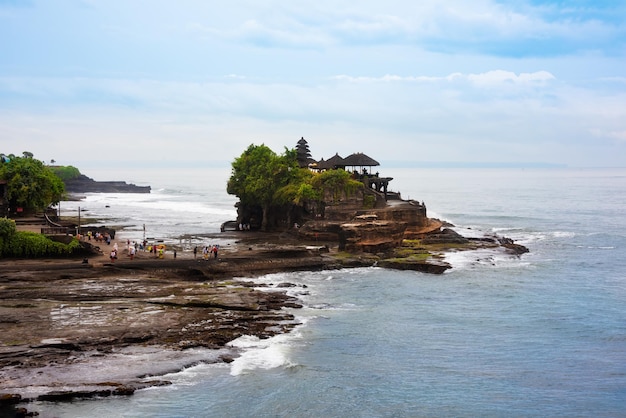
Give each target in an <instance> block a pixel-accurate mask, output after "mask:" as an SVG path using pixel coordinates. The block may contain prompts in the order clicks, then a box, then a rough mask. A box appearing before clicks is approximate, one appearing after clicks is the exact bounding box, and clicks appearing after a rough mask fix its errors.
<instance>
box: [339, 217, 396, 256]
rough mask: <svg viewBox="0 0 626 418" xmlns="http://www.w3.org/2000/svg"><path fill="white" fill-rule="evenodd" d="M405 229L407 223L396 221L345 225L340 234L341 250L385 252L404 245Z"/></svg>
mask: <svg viewBox="0 0 626 418" xmlns="http://www.w3.org/2000/svg"><path fill="white" fill-rule="evenodd" d="M405 229H406V223H404V222H394V221H369V222H368V221H360V222H350V223H344V224H342V225H341V228H340V231H339V234H338V236H339V249H340V250H345V251H349V252H359V251H363V252H368V253H380V252H385V251H388V250H390V249H392V248H395V247H397V246H399V245H400V244H401V243H402V240H403V239H404V231H405Z"/></svg>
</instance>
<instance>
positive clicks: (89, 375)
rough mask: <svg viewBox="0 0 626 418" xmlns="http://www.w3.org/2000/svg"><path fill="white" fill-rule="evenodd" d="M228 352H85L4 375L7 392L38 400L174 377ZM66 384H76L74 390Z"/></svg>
mask: <svg viewBox="0 0 626 418" xmlns="http://www.w3.org/2000/svg"><path fill="white" fill-rule="evenodd" d="M226 353H228V350H227V349H220V350H209V349H202V348H200V349H189V350H185V351H182V352H181V351H178V350H167V349H163V348H162V347H157V346H155V347H141V346H137V347H127V348H122V349H118V350H114V351H113V353H111V354H107V355H105V356H102V355H101V353H99V352H85V353H81V355H80V356H77V357H76V359H75V360H74V363H72V364H62V365H54V364H51V365H48V366H45V367H38V368H26V369H11V368H5V369H4V370H2V372H1V373H0V376H1V378H2V380H3V382H4V383H3V386H4V388H5V389H6V390H9V391H15V392H19V393H20V394H22V396H25V397H36V396H38V395H39V394H42V393H46V392H49V391H50V390H76V389H80V388H87V387H90V386H93V385H95V384H97V383H100V382H126V381H136V380H141V378H139V377H138V376H144V379H146V380H155V378H158V377H162V376H164V375H168V380H171V379H170V378H171V377H172V376H173V375H175V374H177V373H180V372H181V371H184V370H185V369H186V368H188V367H190V366H192V365H196V364H199V363H214V362H218V361H219V356H220V355H223V354H226ZM66 382H80V383H73V386H71V387H70V385H69V384H67V383H66Z"/></svg>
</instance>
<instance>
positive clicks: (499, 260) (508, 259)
mask: <svg viewBox="0 0 626 418" xmlns="http://www.w3.org/2000/svg"><path fill="white" fill-rule="evenodd" d="M445 261H446V262H448V263H449V264H450V265H451V266H452V268H453V270H460V269H473V268H481V267H483V266H489V267H491V268H493V267H496V268H523V267H528V266H530V265H531V263H529V262H527V261H524V260H523V259H522V258H520V257H517V256H514V255H511V254H507V253H505V252H503V251H500V250H499V249H481V250H472V251H457V252H450V253H446V254H445ZM449 272H451V270H448V273H449Z"/></svg>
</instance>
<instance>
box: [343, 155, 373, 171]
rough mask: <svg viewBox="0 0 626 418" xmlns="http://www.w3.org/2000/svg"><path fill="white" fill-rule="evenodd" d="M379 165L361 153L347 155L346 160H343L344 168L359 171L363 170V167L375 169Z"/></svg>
mask: <svg viewBox="0 0 626 418" xmlns="http://www.w3.org/2000/svg"><path fill="white" fill-rule="evenodd" d="M379 165H380V163H379V162H378V161H376V160H375V159H373V158H372V157H368V156H367V155H365V154H363V153H362V152H357V153H355V154H351V155H348V156H347V157H346V158H344V159H343V166H344V167H354V168H356V167H360V168H361V170H362V169H363V167H375V166H379Z"/></svg>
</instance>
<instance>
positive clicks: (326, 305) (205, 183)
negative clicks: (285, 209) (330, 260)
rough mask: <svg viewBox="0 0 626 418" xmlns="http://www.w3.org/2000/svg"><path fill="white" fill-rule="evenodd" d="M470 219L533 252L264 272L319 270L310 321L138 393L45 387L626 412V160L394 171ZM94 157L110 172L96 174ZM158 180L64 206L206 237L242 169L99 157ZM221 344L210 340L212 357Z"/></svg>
mask: <svg viewBox="0 0 626 418" xmlns="http://www.w3.org/2000/svg"><path fill="white" fill-rule="evenodd" d="M380 171H381V175H384V176H390V177H394V180H393V181H392V182H391V184H390V186H391V187H390V188H391V189H393V190H396V191H400V192H401V193H402V196H403V197H404V198H411V199H415V200H419V201H424V203H425V204H426V206H427V208H428V213H429V216H431V217H438V218H440V219H444V220H447V221H449V222H452V223H453V224H454V225H455V227H456V229H457V230H458V231H459V232H460V233H462V234H464V235H477V236H478V235H482V234H484V233H490V234H491V233H496V234H499V235H504V236H507V237H510V238H513V239H515V240H516V242H518V243H520V244H523V245H526V246H527V247H528V248H529V249H530V253H528V254H524V255H522V256H521V257H516V256H507V255H504V254H501V253H498V252H494V251H475V252H462V253H453V254H450V255H449V256H448V260H449V261H450V262H451V263H452V264H453V266H454V268H453V269H451V270H449V271H448V272H446V273H445V274H443V275H428V274H423V273H417V272H408V271H394V270H387V269H381V268H376V267H371V268H361V269H344V270H336V271H321V272H294V273H281V274H273V275H267V276H263V277H260V278H256V279H254V280H256V281H257V282H258V283H264V284H269V285H270V288H271V286H273V285H275V284H277V283H280V282H285V281H287V282H292V283H296V284H301V285H306V289H304V288H303V287H297V288H295V289H297V290H294V295H295V296H297V297H298V298H300V300H301V301H302V303H303V305H304V308H302V309H297V310H296V309H294V310H291V311H292V312H293V313H294V314H295V315H296V316H297V317H298V321H299V322H300V323H301V325H299V326H298V327H297V328H296V329H295V330H294V331H293V332H291V333H289V334H283V335H279V336H276V337H273V338H270V339H267V340H259V339H257V338H255V337H252V336H245V337H242V338H240V339H238V340H235V341H233V342H232V343H231V344H230V347H229V349H231V350H236V351H237V352H238V353H239V354H240V356H239V357H238V358H237V359H236V360H235V361H234V362H233V363H231V364H224V363H218V364H215V363H211V362H208V361H207V362H206V363H205V362H202V361H199V362H195V363H194V365H193V366H190V367H186V368H183V369H181V370H178V371H175V372H173V373H170V374H168V375H165V376H162V378H163V379H166V380H170V381H171V382H172V385H170V386H166V387H157V388H150V389H145V390H140V391H137V392H136V393H135V395H133V396H131V397H116V398H106V399H98V400H86V401H77V402H72V403H60V404H57V403H42V402H38V403H32V404H29V405H28V408H29V410H32V411H38V412H39V413H40V416H42V417H49V416H50V417H52V416H54V417H251V416H259V417H441V416H455V417H476V416H487V417H502V416H507V417H509V416H512V417H529V416H533V417H535V416H541V417H544V416H551V417H555V416H568V417H569V416H593V417H618V416H626V261H625V260H624V258H625V255H626V219H625V216H624V212H625V209H626V169H393V170H385V172H384V173H383V170H382V169H381V170H380ZM94 173H95V174H94ZM86 174H87V175H90V176H92V177H95V178H96V179H98V180H127V181H132V182H135V183H137V184H140V185H144V184H150V185H151V186H152V187H153V192H152V193H151V194H150V195H121V194H119V195H99V194H94V195H87V196H86V198H85V199H84V200H83V201H82V202H63V203H62V204H61V205H62V210H68V211H70V212H72V211H76V210H77V207H78V206H79V205H80V206H81V210H83V211H84V214H85V215H84V216H86V217H89V216H90V214H92V215H94V217H98V216H109V217H110V219H111V223H112V224H116V225H120V224H121V225H125V226H126V227H127V230H126V231H124V232H123V233H124V234H127V235H128V236H131V237H133V238H135V237H136V238H137V239H138V238H140V237H141V235H142V234H143V225H144V224H145V225H146V228H147V231H148V234H149V235H154V236H155V237H159V238H161V239H164V240H170V241H176V240H177V239H179V238H178V237H179V236H180V235H183V234H191V235H193V236H194V239H195V240H198V241H201V240H203V239H204V238H203V237H202V234H204V233H215V232H217V231H218V228H219V225H220V224H221V223H222V222H223V221H226V220H230V219H234V217H235V210H234V207H233V204H234V202H235V199H234V198H233V197H232V196H229V195H227V194H226V192H225V187H226V180H227V178H228V175H229V170H228V169H196V170H160V171H153V172H146V171H126V172H122V171H119V170H117V171H102V172H98V171H94V172H93V173H89V172H86ZM209 357H210V356H209V355H208V354H207V359H208V358H209Z"/></svg>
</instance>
